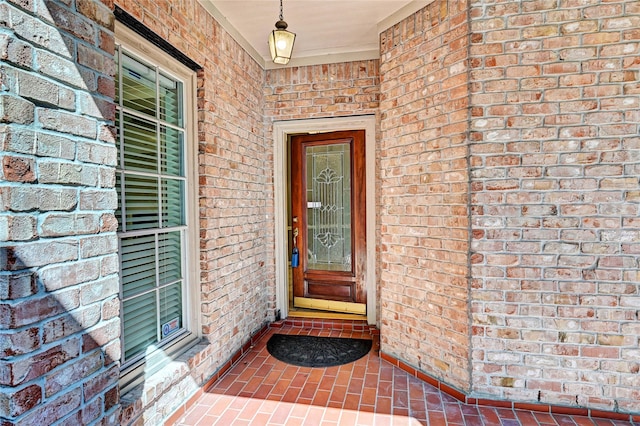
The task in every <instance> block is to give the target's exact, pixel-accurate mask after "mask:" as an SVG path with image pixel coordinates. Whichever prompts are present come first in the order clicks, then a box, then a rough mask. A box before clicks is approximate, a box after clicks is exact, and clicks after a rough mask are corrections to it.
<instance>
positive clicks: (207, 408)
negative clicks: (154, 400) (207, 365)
mask: <svg viewBox="0 0 640 426" xmlns="http://www.w3.org/2000/svg"><path fill="white" fill-rule="evenodd" d="M273 333H286V334H308V335H314V336H334V337H356V338H372V336H371V334H370V333H369V332H368V331H366V332H363V331H349V330H346V331H340V330H334V329H326V328H313V329H307V328H301V327H292V326H290V325H285V326H283V327H282V328H272V329H269V330H268V332H267V333H266V334H265V335H264V336H263V337H262V338H261V339H260V340H258V341H257V343H256V344H255V345H254V346H253V347H252V348H251V349H250V350H249V351H248V353H247V354H246V355H245V356H244V357H243V358H242V359H241V360H240V361H239V362H238V363H237V364H236V365H235V366H233V367H232V368H231V369H230V370H229V371H228V372H227V373H226V374H225V375H224V376H223V377H222V378H221V379H220V380H218V381H217V382H216V383H214V385H213V386H212V387H211V388H210V389H208V390H207V391H206V392H204V393H203V395H202V396H201V397H200V398H198V399H197V400H196V402H195V403H194V404H193V405H192V406H191V407H190V408H188V409H187V411H186V413H185V414H184V415H183V416H182V417H180V418H179V419H178V421H177V422H175V423H173V424H174V425H180V426H186V425H191V426H211V425H224V426H232V425H233V426H235V425H252V426H259V425H304V426H310V425H346V426H353V425H367V426H369V425H452V426H453V425H456V426H458V425H459V426H472V425H473V426H475V425H478V426H481V425H505V426H512V425H513V426H516V425H525V426H529V425H534V426H535V425H563V426H564V425H567V426H568V425H579V426H583V425H632V424H633V423H630V422H626V421H619V420H609V419H601V418H589V417H583V416H570V415H561V414H550V413H543V412H535V411H527V410H514V409H508V408H494V407H487V406H476V405H469V404H464V403H462V402H460V401H458V400H456V399H454V398H452V397H451V396H449V395H447V394H445V393H443V392H441V391H439V390H438V389H437V388H435V387H433V386H432V385H430V384H427V383H424V382H422V381H420V380H418V379H417V378H415V377H413V376H411V375H410V374H408V373H406V372H405V371H403V370H401V369H399V368H397V367H395V366H393V365H391V364H390V363H388V362H387V361H385V360H382V359H380V357H379V355H378V350H379V345H378V344H377V336H375V335H374V336H373V339H374V345H373V348H372V350H371V352H369V354H368V355H367V356H365V357H364V358H361V359H359V360H358V361H356V362H353V363H351V364H347V365H343V366H340V367H330V368H308V367H296V366H293V365H288V364H285V363H283V362H280V361H278V360H276V359H275V358H273V357H272V356H271V355H270V354H269V353H268V352H267V349H266V342H267V341H268V340H269V337H271V335H272V334H273ZM169 424H171V423H169Z"/></svg>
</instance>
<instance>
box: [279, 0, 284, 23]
mask: <svg viewBox="0 0 640 426" xmlns="http://www.w3.org/2000/svg"><path fill="white" fill-rule="evenodd" d="M280 20H281V21H284V18H283V17H282V0H280Z"/></svg>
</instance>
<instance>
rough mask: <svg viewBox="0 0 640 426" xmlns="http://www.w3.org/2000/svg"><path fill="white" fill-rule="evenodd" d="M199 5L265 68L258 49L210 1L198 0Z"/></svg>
mask: <svg viewBox="0 0 640 426" xmlns="http://www.w3.org/2000/svg"><path fill="white" fill-rule="evenodd" d="M198 3H200V4H201V5H202V7H204V8H205V9H206V10H207V12H209V13H210V14H211V16H213V19H215V20H216V22H217V23H218V24H220V26H221V27H222V28H223V29H224V30H225V31H226V32H227V33H229V35H230V36H231V37H232V38H233V39H234V40H235V41H236V42H237V43H238V44H239V45H240V47H242V48H243V49H244V50H245V51H246V52H247V53H248V54H249V56H251V57H252V58H253V59H254V60H255V61H256V62H257V63H258V64H259V65H260V66H261V67H262V68H263V69H266V67H265V65H266V64H265V60H264V58H263V57H262V56H261V55H260V54H259V53H258V51H257V50H256V49H254V48H253V46H251V44H249V42H248V41H247V39H245V38H244V37H243V36H242V34H240V32H239V31H238V30H237V29H236V28H235V27H234V26H233V25H232V24H231V22H229V21H228V20H227V18H225V17H224V15H223V14H222V13H220V11H219V10H218V9H217V8H216V7H215V6H214V5H213V4H212V3H211V2H210V1H209V0H198Z"/></svg>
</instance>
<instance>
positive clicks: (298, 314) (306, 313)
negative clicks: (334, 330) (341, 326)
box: [287, 308, 367, 321]
mask: <svg viewBox="0 0 640 426" xmlns="http://www.w3.org/2000/svg"><path fill="white" fill-rule="evenodd" d="M287 318H312V319H313V318H317V319H336V320H365V321H366V319H367V316H366V315H358V314H345V313H342V312H326V311H311V310H300V309H296V308H291V309H290V310H289V316H288V317H287Z"/></svg>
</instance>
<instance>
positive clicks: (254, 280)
mask: <svg viewBox="0 0 640 426" xmlns="http://www.w3.org/2000/svg"><path fill="white" fill-rule="evenodd" d="M116 3H117V4H118V5H119V6H121V7H122V8H123V9H124V10H125V11H127V12H128V13H129V14H131V15H133V16H134V17H135V18H136V19H138V20H139V21H141V22H142V23H144V24H145V26H147V27H148V28H149V29H150V30H151V31H153V32H155V33H156V34H158V35H159V36H161V37H162V38H163V39H165V40H167V41H169V42H170V43H171V44H172V45H173V46H175V47H176V48H177V49H179V50H180V51H181V52H182V53H184V54H185V55H187V56H188V57H189V58H191V59H192V60H194V61H195V62H197V63H198V64H199V65H200V66H202V70H201V71H200V72H199V74H198V94H197V96H198V116H197V120H198V132H199V134H198V140H199V155H198V163H199V170H198V174H199V179H200V181H199V185H200V269H201V274H200V278H201V282H200V284H199V285H200V288H201V294H200V297H201V309H202V315H201V321H202V333H203V337H204V339H205V341H206V342H208V344H206V345H203V346H202V348H201V349H200V353H199V354H198V355H197V356H195V357H194V358H193V359H190V360H189V361H188V362H189V364H190V365H192V367H193V368H192V369H191V371H189V372H188V373H187V376H186V377H189V375H190V376H191V377H192V379H193V380H192V381H194V382H195V383H196V384H201V383H203V382H204V381H205V380H206V379H208V378H209V377H210V376H211V374H213V373H214V372H215V371H216V370H217V369H218V368H220V367H221V366H222V364H224V363H225V362H227V361H228V360H229V359H230V358H231V356H232V355H233V354H234V353H236V352H237V351H238V350H239V349H240V348H241V347H242V345H243V344H245V343H246V342H247V341H248V340H249V338H250V336H251V335H252V334H253V333H255V332H256V331H257V330H259V329H260V328H261V327H262V326H263V325H264V324H265V323H266V322H267V321H269V320H271V321H272V320H273V319H274V308H275V284H274V283H275V269H274V257H273V256H274V254H273V246H274V236H273V229H274V225H273V221H272V220H270V219H269V218H273V184H272V178H271V175H272V169H273V158H272V155H271V147H272V143H271V141H270V140H267V139H265V136H264V135H265V130H264V125H263V120H262V118H263V113H262V110H263V104H264V101H263V93H262V88H263V85H264V78H265V71H264V70H263V69H262V67H261V66H260V65H259V64H257V63H256V62H255V61H254V60H253V59H252V58H251V57H250V56H249V54H248V53H247V52H245V51H244V50H243V49H242V48H241V47H240V46H239V45H238V44H237V43H236V42H235V40H233V39H232V38H231V37H230V36H229V35H228V34H227V33H226V32H225V31H224V29H222V27H221V26H220V25H219V24H218V23H217V22H215V20H214V19H213V17H212V16H211V15H210V14H209V12H207V11H206V10H205V9H204V8H203V7H202V6H201V5H200V3H199V2H197V1H195V0H187V1H182V2H156V1H122V2H120V1H118V2H116ZM184 375H185V371H181V373H180V375H179V376H178V377H175V378H173V379H172V382H171V385H170V386H167V385H166V384H164V385H163V384H159V385H158V387H159V391H158V388H156V390H155V393H154V395H153V398H149V399H148V400H145V399H143V400H142V406H140V401H138V400H136V399H129V398H127V400H126V408H127V410H126V412H125V415H124V416H123V422H129V421H131V420H132V419H133V420H135V419H136V418H137V417H138V416H142V415H144V416H145V417H146V418H147V419H156V420H157V421H159V420H161V419H162V418H163V417H166V416H167V415H168V414H170V413H171V412H172V411H173V410H174V409H175V407H176V406H177V405H178V404H180V403H181V402H182V398H184V397H185V396H188V392H189V391H190V390H189V389H191V387H190V386H192V385H191V384H189V385H187V384H184V383H179V380H180V379H181V378H182V377H183V376H184ZM151 383H152V384H153V383H154V382H151ZM185 387H186V389H187V391H185ZM145 409H146V410H147V412H146V413H143V411H144V410H145Z"/></svg>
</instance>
